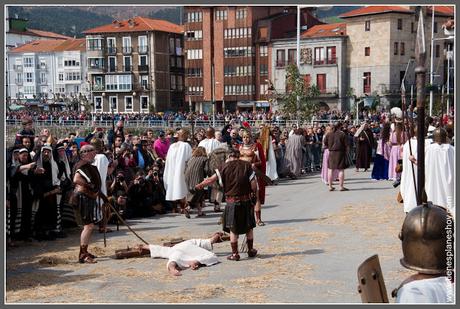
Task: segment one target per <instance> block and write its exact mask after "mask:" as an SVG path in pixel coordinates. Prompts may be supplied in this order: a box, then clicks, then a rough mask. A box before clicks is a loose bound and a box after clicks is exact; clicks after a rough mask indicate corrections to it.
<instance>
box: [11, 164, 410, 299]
mask: <svg viewBox="0 0 460 309" xmlns="http://www.w3.org/2000/svg"><path fill="white" fill-rule="evenodd" d="M369 176H370V173H369V172H366V173H364V172H360V173H356V172H354V169H349V170H347V171H346V178H347V179H348V180H347V181H346V186H347V187H348V188H349V189H350V191H348V192H339V191H338V190H336V191H334V192H329V191H328V190H327V186H326V185H324V184H323V183H322V182H321V181H320V177H319V175H310V176H307V177H303V178H300V179H298V180H295V181H292V180H289V181H281V182H280V183H279V184H278V185H277V186H273V187H269V188H267V199H266V205H265V206H264V207H263V210H262V219H263V220H264V221H265V222H266V224H267V225H266V226H263V227H257V228H256V229H255V247H256V248H257V249H258V250H259V255H258V256H257V257H256V258H255V259H247V255H246V254H242V255H241V257H242V260H241V261H239V262H233V261H228V260H226V258H225V257H226V256H227V255H228V254H229V253H230V244H229V243H228V242H224V243H220V244H217V245H215V247H214V251H215V252H216V253H217V255H218V256H219V259H220V261H221V263H219V264H217V265H215V266H211V267H205V268H200V269H199V270H197V271H192V270H185V271H183V276H181V277H172V276H170V275H168V273H167V271H166V260H162V259H150V258H149V257H143V258H135V259H126V260H115V259H114V258H113V256H114V252H115V250H116V249H121V248H126V246H127V245H135V244H138V243H140V241H139V240H137V238H135V237H134V236H133V235H132V234H131V233H130V232H129V231H128V230H127V228H126V227H120V231H119V232H114V233H110V234H108V242H107V243H108V244H107V247H106V248H104V245H103V238H102V234H98V233H97V234H95V236H94V237H93V240H94V242H93V243H92V244H91V245H90V251H91V252H93V253H95V254H96V255H98V256H99V258H98V263H97V264H93V265H88V264H86V265H82V264H79V263H77V262H76V260H77V254H78V236H79V234H78V232H77V231H74V232H72V233H71V234H70V236H69V237H68V238H66V239H61V240H56V241H53V242H33V243H30V244H20V246H19V247H17V248H13V249H10V250H9V251H8V252H7V287H6V291H7V302H11V303H16V302H25V303H29V302H33V303H45V302H46V303H49V302H52V303H55V302H56V303H61V302H64V303H359V302H360V301H361V300H360V297H359V294H358V293H357V288H356V287H357V277H356V269H357V267H358V265H359V264H360V263H361V262H362V261H363V260H364V259H366V258H367V257H369V256H371V255H373V254H379V257H380V262H381V264H382V270H383V274H384V278H385V282H386V286H387V292H388V294H390V293H391V290H392V289H394V288H396V287H397V286H398V285H399V283H400V282H401V281H402V279H403V278H404V277H405V276H406V275H407V274H408V273H409V272H408V271H406V270H404V269H403V268H402V266H400V264H399V259H400V257H401V256H402V252H401V246H400V241H399V239H398V232H399V229H400V227H401V225H402V220H403V218H404V212H403V210H402V204H398V203H397V202H396V192H397V190H396V189H394V188H393V187H392V184H391V182H389V181H383V182H376V181H371V180H369V178H370V177H369ZM337 189H338V188H337ZM205 210H206V213H207V216H206V217H202V218H195V214H192V218H191V219H186V218H185V217H184V216H183V215H182V216H179V215H175V214H168V215H163V216H155V217H152V218H146V219H139V220H131V221H130V223H131V224H132V226H133V228H134V229H135V230H136V231H138V232H139V234H140V235H141V236H142V237H143V238H145V239H146V240H147V241H148V242H150V243H161V242H162V241H164V240H168V239H170V238H174V237H183V238H202V237H206V236H209V235H211V234H212V233H213V232H215V231H218V230H220V226H218V225H217V221H218V219H219V214H216V213H214V212H213V210H212V207H206V208H205ZM112 228H114V227H113V226H112ZM242 239H243V237H240V243H241V241H242ZM393 301H394V300H393V299H391V297H390V302H393Z"/></svg>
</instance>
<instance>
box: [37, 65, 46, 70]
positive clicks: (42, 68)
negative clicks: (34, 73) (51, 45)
mask: <svg viewBox="0 0 460 309" xmlns="http://www.w3.org/2000/svg"><path fill="white" fill-rule="evenodd" d="M47 69H48V66H47V65H46V64H40V65H37V70H42V71H46V70H47Z"/></svg>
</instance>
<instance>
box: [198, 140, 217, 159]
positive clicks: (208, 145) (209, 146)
mask: <svg viewBox="0 0 460 309" xmlns="http://www.w3.org/2000/svg"><path fill="white" fill-rule="evenodd" d="M220 145H221V142H219V141H218V140H216V139H215V138H205V139H204V140H202V141H201V142H200V143H199V144H198V146H200V147H204V149H206V154H207V155H208V156H209V154H210V153H211V152H212V151H213V150H214V149H216V148H219V147H220Z"/></svg>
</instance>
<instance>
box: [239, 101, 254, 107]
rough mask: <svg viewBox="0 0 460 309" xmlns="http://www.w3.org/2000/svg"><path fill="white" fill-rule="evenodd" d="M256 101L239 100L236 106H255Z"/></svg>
mask: <svg viewBox="0 0 460 309" xmlns="http://www.w3.org/2000/svg"><path fill="white" fill-rule="evenodd" d="M254 103H255V101H238V102H237V103H236V106H238V107H254Z"/></svg>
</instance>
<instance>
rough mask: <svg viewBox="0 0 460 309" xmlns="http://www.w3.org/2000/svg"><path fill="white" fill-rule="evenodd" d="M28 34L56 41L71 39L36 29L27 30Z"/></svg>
mask: <svg viewBox="0 0 460 309" xmlns="http://www.w3.org/2000/svg"><path fill="white" fill-rule="evenodd" d="M27 30H28V31H29V32H31V33H33V34H35V35H37V36H41V37H46V38H56V39H64V40H68V39H72V38H71V37H70V36H66V35H62V34H58V33H54V32H49V31H43V30H37V29H27Z"/></svg>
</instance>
